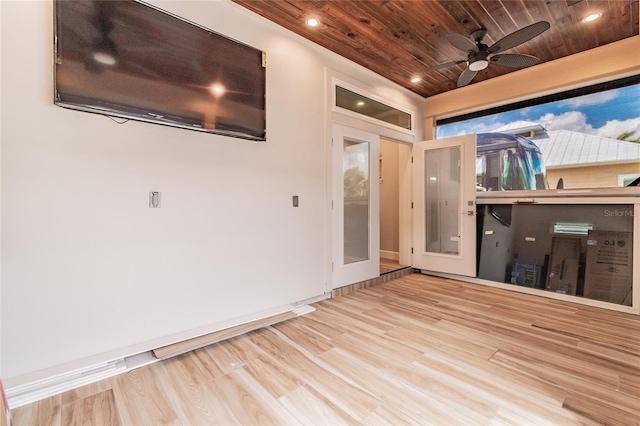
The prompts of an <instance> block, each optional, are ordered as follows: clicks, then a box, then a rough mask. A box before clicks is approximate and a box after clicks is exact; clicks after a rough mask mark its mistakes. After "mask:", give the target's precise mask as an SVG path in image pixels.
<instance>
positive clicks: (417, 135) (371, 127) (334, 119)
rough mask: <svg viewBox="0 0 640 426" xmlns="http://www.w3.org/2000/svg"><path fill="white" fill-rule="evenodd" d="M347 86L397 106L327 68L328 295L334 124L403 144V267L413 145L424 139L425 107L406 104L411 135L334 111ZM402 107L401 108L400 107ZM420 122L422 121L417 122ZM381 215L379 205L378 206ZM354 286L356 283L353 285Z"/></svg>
mask: <svg viewBox="0 0 640 426" xmlns="http://www.w3.org/2000/svg"><path fill="white" fill-rule="evenodd" d="M342 83H347V84H348V85H349V86H350V87H352V88H358V92H361V93H363V94H367V96H369V97H370V98H371V99H377V100H379V101H380V102H383V103H387V104H389V105H397V104H398V103H397V102H392V101H389V100H388V99H386V98H385V97H380V96H376V95H375V94H374V93H375V92H377V90H376V89H375V88H373V87H370V86H368V85H367V84H364V83H362V82H361V81H357V80H354V79H353V78H352V77H350V76H348V75H345V74H342V73H340V72H338V71H336V70H333V69H331V68H325V111H327V113H326V114H325V129H324V131H325V133H324V134H325V148H326V150H325V158H326V162H325V164H326V167H325V170H326V194H327V195H326V204H325V217H326V225H325V234H326V240H325V241H326V243H325V244H326V245H325V265H326V266H325V276H326V284H325V293H331V292H332V291H333V290H334V288H333V273H332V268H331V266H332V265H331V264H332V260H333V245H334V241H333V240H334V238H333V219H332V188H333V181H334V177H333V160H332V147H331V138H332V136H333V126H334V123H335V124H342V125H345V126H348V127H353V128H355V129H360V130H364V131H367V132H370V133H374V134H377V135H379V136H380V137H381V138H385V139H389V140H392V141H394V142H401V143H400V150H399V151H400V152H399V166H400V176H399V180H400V182H399V216H400V229H399V233H400V235H399V237H400V256H399V258H400V259H399V260H400V263H401V264H403V265H410V264H411V239H412V235H411V221H412V219H411V196H412V195H411V185H412V183H411V182H412V174H411V145H412V144H413V143H414V142H416V141H418V140H422V139H424V135H423V130H422V129H423V128H424V122H423V121H420V120H419V119H420V118H422V116H423V115H424V114H422V107H420V108H417V107H416V106H415V105H407V104H405V105H404V109H406V110H411V111H412V114H414V116H415V117H416V120H415V121H416V123H415V126H416V129H415V130H414V131H411V132H407V131H406V130H405V129H402V130H395V129H393V127H392V126H389V125H388V124H387V123H383V124H377V123H376V121H377V120H373V119H371V118H370V117H365V116H363V117H362V118H359V117H358V116H357V114H344V113H342V112H341V111H340V110H339V109H337V108H335V107H334V105H335V90H334V87H335V85H336V84H340V85H341V84H342ZM399 106H402V105H399ZM418 121H420V122H419V123H418ZM376 209H377V210H378V213H379V206H376ZM354 284H355V283H354Z"/></svg>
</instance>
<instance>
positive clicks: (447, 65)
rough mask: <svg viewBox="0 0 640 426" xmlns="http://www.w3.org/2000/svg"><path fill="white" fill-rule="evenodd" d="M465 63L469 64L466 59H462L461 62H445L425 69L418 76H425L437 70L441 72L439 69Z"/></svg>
mask: <svg viewBox="0 0 640 426" xmlns="http://www.w3.org/2000/svg"><path fill="white" fill-rule="evenodd" d="M464 62H467V60H466V59H461V60H459V61H453V62H445V63H442V64H438V65H434V66H432V67H429V68H424V69H422V70H420V71H418V74H423V73H425V72H429V71H435V70H439V69H442V68H447V67H450V66H452V65H459V64H462V63H464Z"/></svg>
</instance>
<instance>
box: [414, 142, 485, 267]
mask: <svg viewBox="0 0 640 426" xmlns="http://www.w3.org/2000/svg"><path fill="white" fill-rule="evenodd" d="M412 155H413V201H414V206H413V255H412V266H413V267H414V268H419V269H423V270H428V271H434V272H445V273H451V274H457V275H465V276H469V277H475V276H476V242H475V241H476V206H475V191H476V189H475V159H476V139H475V135H467V136H460V137H456V138H448V139H437V140H433V141H425V142H418V143H415V144H414V146H413V154H412Z"/></svg>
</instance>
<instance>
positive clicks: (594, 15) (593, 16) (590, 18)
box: [582, 12, 602, 22]
mask: <svg viewBox="0 0 640 426" xmlns="http://www.w3.org/2000/svg"><path fill="white" fill-rule="evenodd" d="M601 16H602V13H599V12H597V13H591V14H589V15H587V16H586V17H585V18H584V19H583V20H582V22H592V21H595V20H596V19H598V18H599V17H601Z"/></svg>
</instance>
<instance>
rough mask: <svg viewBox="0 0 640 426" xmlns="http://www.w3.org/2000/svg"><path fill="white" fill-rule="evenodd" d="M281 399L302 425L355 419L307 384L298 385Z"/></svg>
mask: <svg viewBox="0 0 640 426" xmlns="http://www.w3.org/2000/svg"><path fill="white" fill-rule="evenodd" d="M279 401H280V403H281V404H282V406H283V407H284V408H285V409H287V411H289V412H290V413H291V414H292V415H293V416H294V417H295V418H296V420H297V421H298V422H299V423H300V424H302V425H343V424H349V423H350V422H352V421H353V419H351V418H350V417H349V416H346V415H344V414H343V413H342V410H339V409H336V407H333V406H332V405H331V404H327V403H326V401H323V400H322V399H320V398H318V396H317V395H316V394H315V393H314V392H312V391H311V390H309V389H308V388H307V387H306V386H300V387H297V388H296V389H294V390H292V391H291V392H289V393H287V394H286V395H283V396H282V397H281V398H280V399H279Z"/></svg>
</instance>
